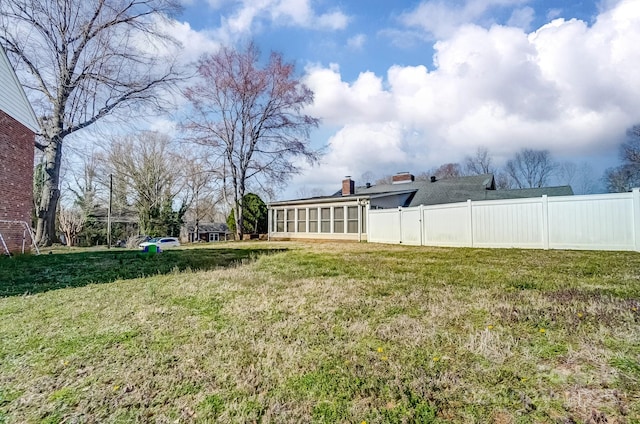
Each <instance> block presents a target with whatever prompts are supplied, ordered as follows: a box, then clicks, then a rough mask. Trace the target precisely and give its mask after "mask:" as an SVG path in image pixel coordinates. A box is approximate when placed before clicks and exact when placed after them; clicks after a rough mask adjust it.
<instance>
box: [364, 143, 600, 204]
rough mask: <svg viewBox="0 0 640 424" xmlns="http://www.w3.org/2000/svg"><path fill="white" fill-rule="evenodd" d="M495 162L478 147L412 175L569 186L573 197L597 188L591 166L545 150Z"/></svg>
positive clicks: (508, 185) (501, 184) (504, 185)
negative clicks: (555, 157)
mask: <svg viewBox="0 0 640 424" xmlns="http://www.w3.org/2000/svg"><path fill="white" fill-rule="evenodd" d="M495 163H496V161H495V159H494V158H493V156H492V155H491V153H490V152H489V150H488V149H487V148H486V147H479V148H478V149H477V150H476V152H475V154H474V155H468V156H466V157H465V158H464V160H463V161H462V163H456V162H451V163H444V164H442V165H440V166H436V167H433V168H431V169H429V170H427V171H423V172H420V173H418V174H417V175H416V180H423V181H428V180H430V178H431V177H432V176H434V177H436V178H437V179H443V178H456V177H462V176H467V175H482V174H494V177H495V182H496V188H498V189H515V188H537V187H546V186H549V185H570V186H571V187H572V188H573V191H574V193H576V194H587V193H593V192H594V191H595V190H596V189H597V183H598V182H597V179H596V178H595V176H594V175H593V171H592V167H591V166H590V165H589V164H586V163H582V164H580V165H579V166H578V165H576V164H575V163H573V162H570V161H566V162H556V161H554V160H553V158H552V156H551V153H550V152H549V151H548V150H534V149H522V150H520V151H518V152H516V153H515V154H514V155H513V157H511V158H510V159H508V160H507V161H506V163H505V164H504V166H503V167H498V166H496V164H495ZM363 177H366V178H365V179H371V180H374V181H375V183H376V184H389V183H391V180H392V177H393V176H392V175H387V176H384V177H381V178H377V179H375V178H372V177H373V175H372V174H370V173H368V174H367V175H365V176H363Z"/></svg>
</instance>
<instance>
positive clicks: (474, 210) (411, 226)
mask: <svg viewBox="0 0 640 424" xmlns="http://www.w3.org/2000/svg"><path fill="white" fill-rule="evenodd" d="M420 215H422V216H421V218H422V223H421V224H420ZM369 241H371V242H378V243H406V244H420V243H422V244H423V245H428V246H471V247H519V248H538V249H592V250H636V251H640V190H639V189H634V190H633V193H621V194H601V195H587V196H562V197H550V198H548V197H546V196H542V197H541V198H529V199H510V200H487V201H477V202H472V201H468V202H467V203H453V204H448V205H436V206H421V207H418V208H404V209H403V208H400V209H384V210H371V211H369Z"/></svg>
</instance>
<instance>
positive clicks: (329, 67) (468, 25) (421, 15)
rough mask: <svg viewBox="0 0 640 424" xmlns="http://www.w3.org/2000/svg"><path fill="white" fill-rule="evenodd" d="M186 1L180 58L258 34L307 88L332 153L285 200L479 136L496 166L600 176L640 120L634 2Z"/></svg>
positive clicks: (445, 152) (447, 158)
mask: <svg viewBox="0 0 640 424" xmlns="http://www.w3.org/2000/svg"><path fill="white" fill-rule="evenodd" d="M183 4H184V13H183V14H182V15H181V16H178V17H177V18H176V22H175V25H174V27H173V28H172V29H171V31H172V33H173V34H174V35H175V36H176V38H178V39H179V40H180V41H182V43H183V48H182V55H183V60H184V61H185V62H187V61H192V60H195V59H196V58H197V57H198V56H199V55H201V54H202V53H205V52H214V51H215V50H216V49H217V48H219V47H220V46H221V45H235V46H241V45H243V43H246V42H247V41H248V40H253V41H255V42H256V43H257V44H258V46H259V47H260V48H261V49H262V51H263V53H264V54H265V56H266V54H267V53H268V52H269V51H271V50H276V51H280V52H282V53H283V54H284V56H285V58H286V59H287V60H289V61H292V62H294V63H295V64H296V66H297V70H298V72H299V75H300V77H301V78H302V79H303V80H304V81H305V83H306V84H307V85H308V86H309V87H310V88H312V89H313V90H314V92H315V94H316V95H315V102H314V104H313V105H312V106H310V107H309V108H308V112H309V113H312V114H314V115H315V116H317V117H319V118H321V119H322V125H321V127H320V128H319V129H318V130H317V131H315V132H314V133H313V136H312V139H313V143H314V145H315V146H317V147H320V146H324V147H325V150H326V155H325V156H324V158H323V160H322V163H321V164H320V165H319V166H316V167H313V168H310V167H308V166H307V165H306V164H302V166H303V167H304V169H305V170H304V172H303V173H302V174H301V175H300V176H297V177H296V178H295V179H294V180H293V181H292V183H291V184H290V185H289V187H287V188H286V189H285V190H283V191H282V193H281V194H280V196H279V197H280V198H289V197H296V194H299V193H309V192H318V191H322V192H325V193H328V192H331V191H332V190H335V188H336V187H339V184H340V181H341V179H342V178H343V177H344V176H345V175H351V176H353V177H354V178H355V179H356V180H357V182H364V181H360V180H361V176H362V175H363V174H368V175H369V176H371V175H373V176H382V175H388V174H393V173H395V172H399V171H411V172H414V173H419V172H422V171H426V170H428V169H429V168H432V167H435V166H438V165H440V164H443V163H447V162H460V161H462V160H463V159H464V157H465V156H466V155H469V154H473V153H474V152H475V150H476V149H477V148H478V147H480V146H482V147H486V148H488V149H489V152H490V153H491V154H492V155H493V156H494V158H495V160H496V162H497V164H498V165H501V164H502V163H504V161H506V160H507V159H508V158H509V157H511V156H512V155H513V154H514V153H515V152H516V151H518V150H520V149H522V148H534V149H548V150H550V151H551V153H552V155H553V157H554V158H555V159H556V160H558V161H566V160H571V161H573V162H574V163H576V164H577V165H578V167H577V169H578V170H577V171H576V175H574V177H575V181H574V183H575V184H577V179H578V178H579V177H580V175H578V174H582V177H584V176H589V177H591V178H592V179H596V180H597V179H599V178H600V177H601V175H602V172H603V170H604V169H605V168H606V167H608V166H611V165H615V164H616V162H617V145H618V144H619V143H620V142H621V140H622V139H623V137H624V133H625V129H626V128H628V127H630V126H631V125H633V124H637V123H640V112H639V111H640V72H637V69H640V50H638V46H639V45H640V1H639V0H597V1H596V0H584V1H570V0H564V1H562V0H449V1H447V0H413V1H390V0H353V1H347V0H343V1H336V0H184V1H183ZM157 125H158V127H159V128H165V127H167V126H170V123H167V122H158V124H157ZM565 179H566V178H565ZM557 182H558V183H565V182H567V181H557ZM569 182H571V181H569Z"/></svg>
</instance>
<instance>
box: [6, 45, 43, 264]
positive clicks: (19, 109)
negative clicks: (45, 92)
mask: <svg viewBox="0 0 640 424" xmlns="http://www.w3.org/2000/svg"><path fill="white" fill-rule="evenodd" d="M0 87H2V90H0V234H2V238H3V239H4V241H5V243H6V245H7V246H6V247H7V248H8V249H9V251H10V252H20V251H21V250H22V246H23V236H24V234H25V230H26V228H25V226H24V225H22V224H20V223H16V222H15V221H23V222H27V223H29V222H30V221H31V209H32V207H33V157H34V144H35V134H36V132H37V131H38V121H37V119H36V116H35V114H34V112H33V109H32V107H31V104H30V103H29V101H28V100H27V96H26V95H25V92H24V89H23V88H22V85H21V84H20V82H19V81H18V78H17V77H16V74H15V71H14V70H13V67H12V66H11V64H10V63H9V59H8V58H7V55H6V53H5V51H4V49H3V48H2V46H0ZM29 225H30V224H29ZM30 243H31V240H30V239H29V236H28V235H27V242H26V247H27V248H28V246H29V245H30ZM1 253H6V252H5V247H4V246H3V245H2V244H0V254H1Z"/></svg>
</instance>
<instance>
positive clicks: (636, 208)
mask: <svg viewBox="0 0 640 424" xmlns="http://www.w3.org/2000/svg"><path fill="white" fill-rule="evenodd" d="M632 198H633V208H632V210H633V240H634V241H635V250H636V252H640V188H634V189H633V190H632Z"/></svg>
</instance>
